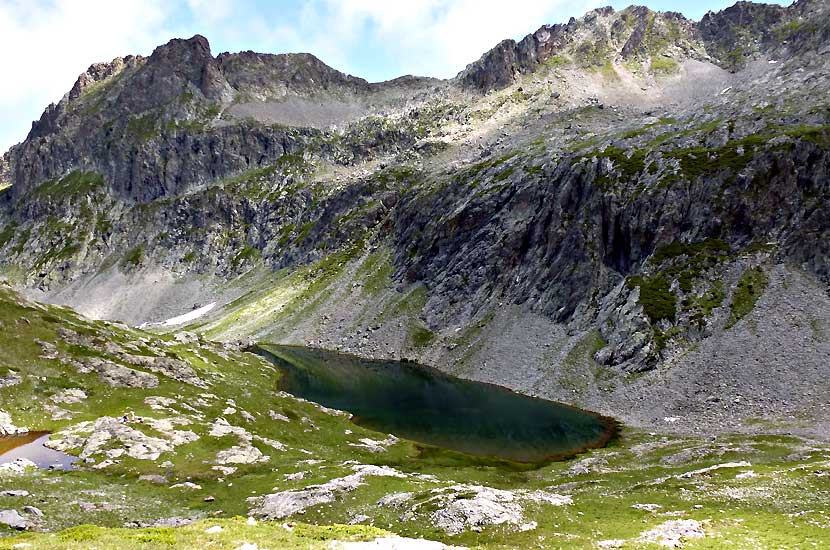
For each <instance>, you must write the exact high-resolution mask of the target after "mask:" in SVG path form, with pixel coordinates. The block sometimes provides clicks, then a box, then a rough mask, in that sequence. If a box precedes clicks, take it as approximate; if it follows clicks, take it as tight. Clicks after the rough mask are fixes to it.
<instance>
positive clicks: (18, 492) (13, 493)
mask: <svg viewBox="0 0 830 550" xmlns="http://www.w3.org/2000/svg"><path fill="white" fill-rule="evenodd" d="M0 496H4V497H27V496H29V491H23V490H22V489H21V490H11V491H0Z"/></svg>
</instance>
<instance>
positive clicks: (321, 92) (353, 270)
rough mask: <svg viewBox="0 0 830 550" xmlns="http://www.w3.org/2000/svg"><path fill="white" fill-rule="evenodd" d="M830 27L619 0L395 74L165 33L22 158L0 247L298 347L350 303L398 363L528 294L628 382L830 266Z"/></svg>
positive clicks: (452, 357)
mask: <svg viewBox="0 0 830 550" xmlns="http://www.w3.org/2000/svg"><path fill="white" fill-rule="evenodd" d="M826 15H827V14H826V6H825V5H824V4H823V3H821V2H805V1H802V2H799V3H797V4H796V5H794V6H793V7H791V8H780V7H773V6H763V5H756V4H749V3H739V4H737V5H736V6H734V7H732V8H729V9H727V10H725V11H723V12H720V13H717V14H707V16H706V17H705V18H704V19H703V20H702V21H701V22H700V23H695V22H692V21H689V20H687V19H685V18H683V17H682V16H681V15H679V14H674V13H655V12H651V11H649V10H648V9H646V8H642V7H632V8H628V9H626V10H623V11H620V12H615V11H613V10H611V9H610V8H606V9H601V10H596V11H594V12H591V13H589V14H588V15H586V16H585V17H584V18H582V19H579V20H571V21H570V22H568V23H567V24H563V25H553V26H544V27H542V28H541V29H539V30H538V31H537V32H535V33H534V34H532V35H529V36H528V37H526V38H524V39H523V40H521V41H519V42H518V43H517V42H514V41H510V40H508V41H504V42H502V43H500V44H499V45H498V46H497V47H496V48H494V49H493V50H491V51H490V52H488V53H486V54H485V55H484V56H483V57H482V58H481V59H480V60H478V61H476V62H475V63H472V64H471V65H469V66H468V67H467V68H466V69H465V70H464V71H462V72H461V73H460V74H459V75H458V77H457V78H455V79H452V80H450V81H437V80H432V79H420V78H415V77H407V78H402V79H398V80H395V81H391V82H387V83H379V84H370V83H367V82H366V81H364V80H362V79H359V78H356V77H352V76H348V75H344V74H342V73H340V72H338V71H336V70H334V69H332V68H330V67H327V66H326V65H325V64H323V63H322V62H321V61H319V60H317V59H316V58H314V57H312V56H310V55H307V54H292V55H265V54H256V53H253V52H243V53H240V54H221V55H219V56H218V57H214V56H213V55H212V54H211V52H210V48H209V45H208V43H207V41H206V40H205V39H204V38H203V37H200V36H196V37H193V38H192V39H189V40H173V41H171V42H170V43H168V44H166V45H164V46H161V47H159V48H158V49H156V51H155V52H154V53H153V54H152V55H151V56H150V57H148V58H139V57H127V58H124V59H116V60H114V61H113V62H111V63H105V64H96V65H93V66H91V67H90V68H89V70H88V71H86V72H85V73H84V74H83V75H81V76H80V77H79V79H78V81H77V83H76V84H75V86H74V87H73V88H72V90H71V91H70V92H69V93H68V94H67V95H66V96H65V97H64V98H63V99H62V100H61V102H59V103H58V104H57V105H53V106H50V107H49V108H48V109H47V110H46V112H45V113H44V115H43V117H42V118H41V120H40V121H38V122H37V123H35V125H34V126H33V128H32V131H31V133H30V135H29V136H28V138H27V139H26V140H25V141H24V142H23V143H22V144H20V145H18V146H16V147H15V148H13V149H12V150H11V151H10V152H9V153H8V154H7V155H6V156H5V157H4V159H3V161H2V162H1V163H0V182H2V181H3V179H4V177H5V178H7V179H8V180H9V181H10V183H12V184H13V185H12V187H11V189H7V190H4V191H0V199H2V200H0V228H2V230H0V243H1V244H2V245H3V246H2V253H0V262H2V265H3V266H4V269H5V273H6V274H7V276H9V277H11V278H13V280H15V281H16V282H17V283H18V284H19V285H20V286H22V287H27V288H30V289H37V291H38V292H43V293H46V296H47V297H51V298H53V299H55V300H57V301H60V300H61V299H62V298H61V297H64V298H66V297H67V296H69V298H66V300H67V301H69V302H70V303H73V304H74V305H79V306H81V307H84V306H85V305H88V304H89V303H90V302H89V300H91V298H89V295H91V294H92V293H94V289H96V288H108V289H110V290H112V285H116V283H112V281H120V282H118V283H117V285H122V286H123V285H128V286H129V285H133V286H134V287H135V288H136V289H138V288H144V287H141V286H140V285H139V281H144V280H145V279H146V280H153V281H155V282H154V283H153V284H156V283H157V282H158V280H159V278H163V279H165V280H168V279H169V280H171V281H177V284H179V283H180V286H178V287H176V288H177V289H182V288H190V287H189V286H187V285H190V284H192V285H195V284H196V283H197V282H198V284H199V285H203V286H200V287H199V288H200V290H199V292H200V293H202V295H200V296H199V297H198V298H197V297H195V296H194V295H192V294H186V293H185V295H186V296H185V298H183V299H182V300H184V301H186V302H187V303H188V307H189V306H190V305H191V304H192V303H193V302H197V301H198V302H205V301H207V300H209V299H216V300H219V301H224V305H226V308H225V309H224V310H223V311H226V312H229V313H228V315H231V316H232V317H233V318H234V319H236V321H235V322H239V323H242V324H243V325H244V322H243V320H244V319H248V320H250V319H252V318H257V319H259V318H261V319H262V320H263V321H262V323H260V324H256V329H251V330H249V331H247V332H245V331H244V330H242V329H240V330H239V331H236V332H234V331H231V332H223V330H224V329H222V330H220V329H219V328H217V334H220V335H222V336H225V335H227V334H231V333H232V334H233V335H234V336H238V335H250V334H257V335H262V334H270V335H272V336H273V335H275V334H276V335H282V337H285V338H288V339H291V338H294V339H302V340H303V341H305V340H306V339H307V338H306V337H305V336H304V335H302V334H300V335H299V336H298V335H297V334H298V333H296V334H295V333H291V332H290V330H288V327H291V326H305V325H303V323H307V322H310V321H309V319H311V320H314V321H315V322H317V321H319V322H320V323H323V324H324V325H325V326H329V325H328V324H327V323H328V322H329V321H330V320H331V318H332V317H333V316H335V315H336V316H337V319H338V320H337V323H336V324H337V326H335V327H332V328H331V333H332V334H337V335H338V338H339V337H340V335H343V338H346V337H347V336H348V335H349V334H352V335H353V334H361V333H362V334H365V335H366V337H365V338H361V342H362V343H358V344H356V345H357V346H358V348H357V349H358V351H361V350H362V349H363V348H360V347H359V346H361V345H363V346H370V345H371V344H372V343H373V342H380V341H381V340H380V338H381V337H380V336H377V335H373V336H370V334H375V332H377V331H378V330H380V329H377V328H373V327H378V326H387V325H388V326H394V325H395V324H397V326H398V327H399V328H400V331H399V332H400V334H399V335H398V336H395V338H399V339H398V340H394V339H393V340H392V341H394V343H393V344H389V346H388V352H389V353H392V354H393V355H397V356H400V355H405V354H406V355H415V356H419V357H421V358H423V359H424V360H434V361H435V362H437V363H441V362H442V361H447V362H449V361H452V364H456V363H457V364H461V365H463V364H465V362H470V361H472V359H471V357H477V356H476V355H475V354H474V353H473V351H470V352H469V353H467V354H462V353H456V351H455V350H456V349H459V350H460V349H462V348H463V346H471V344H470V343H469V342H468V341H463V342H462V341H460V340H458V338H460V336H456V335H457V334H467V331H468V330H473V329H477V328H480V327H483V326H485V325H486V324H487V323H488V322H489V321H490V320H492V319H493V318H498V315H499V313H500V312H502V311H506V310H507V309H508V308H512V307H515V308H519V311H522V312H524V314H526V315H528V316H540V318H541V319H544V320H546V321H545V322H548V323H551V326H555V327H559V328H557V330H559V329H560V328H561V330H563V331H565V332H564V333H563V334H566V336H562V338H568V337H570V336H567V335H576V334H584V333H585V331H595V332H596V334H597V335H598V337H599V338H600V339H601V345H598V346H597V348H596V349H595V350H593V352H592V353H591V356H592V357H593V358H594V359H592V361H593V360H595V362H596V364H601V365H604V366H606V367H609V368H613V369H616V372H621V373H624V372H630V371H642V370H647V369H651V368H653V367H655V366H659V365H668V364H671V363H672V362H673V361H676V360H679V359H678V358H679V357H682V356H683V355H684V354H685V353H687V352H688V350H689V349H691V347H693V346H694V345H696V344H695V343H696V342H701V341H705V340H706V339H708V338H712V337H715V336H717V335H719V334H723V333H724V331H728V330H729V329H730V327H732V326H734V325H735V323H738V322H740V321H741V319H743V318H744V317H746V316H747V315H748V314H749V312H751V311H752V309H753V307H754V304H755V303H756V302H757V301H758V299H759V297H760V296H761V295H763V293H764V291H765V288H766V286H767V283H766V281H767V274H768V273H770V272H771V270H772V269H773V266H787V267H786V269H795V270H800V271H803V272H805V273H807V274H808V275H809V277H812V278H813V279H814V280H815V281H821V282H822V284H826V283H827V282H828V281H830V260H828V258H830V248H828V247H830V245H828V243H830V234H829V233H828V232H830V219H828V211H827V209H826V208H825V205H826V201H827V199H828V198H830V188H828V181H829V180H828V171H830V156H828V155H829V154H828V150H830V132H828V127H830V126H829V125H830V110H828V107H827V105H826V102H825V101H824V99H823V98H825V97H826V93H827V91H828V89H830V70H828V64H830V56H828V55H827V53H828V51H830V50H828V43H827V40H828V36H830V34H828V23H827V21H828V18H827V17H826ZM736 52H737V53H736ZM4 174H5V176H4ZM382 251H386V252H382ZM378 258H383V262H380V260H379V259H378ZM370 260H371V262H376V263H375V264H372V263H371V262H370V264H369V265H370V266H373V267H366V265H365V264H366V262H367V261H370ZM377 262H380V263H377ZM159 274H162V275H159ZM345 278H348V280H349V283H348V285H346V284H345V283H344V282H343V281H345V280H346V279H345ZM102 281H106V284H104V283H103V282H102ZM286 281H287V282H286ZM337 281H340V282H337ZM289 283H290V284H289ZM141 284H144V283H141ZM283 284H285V285H288V286H285V287H283V286H280V285H283ZM817 284H819V283H817ZM117 285H116V288H122V286H117ZM171 285H172V283H171ZM337 285H340V286H337ZM351 285H354V286H351ZM171 288H172V286H171ZM358 288H360V289H372V290H371V292H369V291H368V290H365V292H364V291H361V292H360V293H358V294H359V296H358V295H357V294H355V292H356V291H354V289H358ZM79 289H84V290H83V292H82V291H81V290H79ZM275 289H277V290H279V292H277V290H275ZM349 289H351V290H349ZM179 291H180V290H176V292H179ZM171 292H172V291H171ZM181 292H184V291H181ZM188 292H189V291H188ZM194 292H195V291H194ZM268 292H271V294H267V293H268ZM263 293H265V294H263ZM127 294H129V293H127ZM277 295H278V298H277ZM177 296H178V294H177ZM263 296H265V297H266V298H267V299H265V298H262V297H263ZM211 297H212V298H211ZM231 298H238V299H239V300H241V301H235V302H233V303H231ZM260 298H262V300H263V301H261V302H257V300H259V299H260ZM416 298H417V299H416ZM85 300H86V301H85ZM131 300H132V298H131ZM349 300H357V301H358V302H359V303H360V307H364V306H365V307H368V308H369V309H367V310H366V311H370V310H371V314H369V313H367V314H366V315H363V316H357V315H351V314H350V313H348V312H343V311H340V310H337V307H336V306H337V305H338V304H340V303H342V304H350V303H351V302H349ZM184 301H178V299H177V300H176V301H174V302H175V303H174V305H175V306H176V307H180V306H181V305H182V303H185V302H184ZM283 301H284V302H283ZM134 302H135V300H133V302H129V303H127V304H122V306H119V307H118V308H115V307H114V306H113V308H111V309H106V308H103V309H101V308H98V309H95V311H96V312H98V311H103V312H104V313H103V314H110V315H114V316H119V317H123V318H126V317H127V316H129V313H127V312H129V311H130V308H131V307H133V306H135V303H134ZM148 303H149V302H148ZM172 303H173V302H171V304H172ZM245 304H248V305H245ZM275 304H278V305H275ZM373 304H374V305H373ZM378 304H382V305H383V308H386V309H383V308H381V306H380V305H378ZM156 305H157V306H158V308H157V309H154V308H155V307H156ZM156 305H153V306H152V307H151V306H149V305H148V306H147V308H144V309H140V311H141V316H143V317H141V318H139V316H138V315H135V316H132V317H129V319H128V320H130V321H136V322H138V321H142V320H148V319H152V320H157V319H158V318H159V317H163V315H164V314H166V313H168V310H169V309H173V308H174V305H169V306H162V305H161V304H156ZM249 306H250V309H249V310H245V311H246V312H247V313H245V315H243V314H242V313H240V312H239V311H241V310H238V308H243V309H244V308H245V307H249ZM255 306H256V307H255ZM370 306H371V307H370ZM96 307H98V306H96ZM101 307H103V306H101ZM355 307H357V306H355ZM372 307H374V309H371V308H372ZM159 308H160V309H159ZM326 308H330V309H332V311H335V310H336V313H326V312H324V310H326ZM221 309H222V308H220V310H221ZM352 309H354V308H352ZM381 309H383V310H381ZM133 310H136V309H135V307H133ZM136 311H137V310H136ZM326 311H328V310H326ZM246 316H247V317H246ZM229 318H230V317H229ZM534 318H535V317H534ZM245 322H247V321H245ZM540 322H541V321H540ZM217 323H219V324H217V325H216V326H217V327H220V328H221V327H222V326H223V325H222V323H220V322H219V321H217ZM240 326H242V325H240ZM251 326H254V325H251ZM367 327H369V328H371V330H368V329H367ZM562 327H564V328H562ZM315 330H316V329H315ZM309 331H310V332H308V333H307V334H312V333H313V334H319V333H318V332H314V331H313V330H311V329H309ZM363 331H366V332H363ZM457 331H461V332H457ZM286 334H291V335H292V336H291V338H289V337H288V336H286ZM309 338H310V337H309ZM319 338H320V340H318V343H319V342H323V343H324V344H326V345H331V346H337V345H339V344H338V343H337V342H332V341H331V340H325V336H319ZM563 341H564V340H563ZM531 345H537V346H543V343H541V342H535V343H532V344H531ZM569 345H570V344H569ZM458 346H462V348H459V347H458ZM563 349H564V348H563ZM542 355H544V354H542ZM476 360H478V359H476ZM540 361H541V360H540ZM545 361H548V362H550V361H549V360H548V359H545ZM516 368H520V367H516Z"/></svg>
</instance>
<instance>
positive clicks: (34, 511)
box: [23, 506, 43, 518]
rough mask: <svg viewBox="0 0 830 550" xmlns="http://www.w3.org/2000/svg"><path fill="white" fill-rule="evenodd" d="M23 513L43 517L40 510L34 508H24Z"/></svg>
mask: <svg viewBox="0 0 830 550" xmlns="http://www.w3.org/2000/svg"><path fill="white" fill-rule="evenodd" d="M23 511H24V512H26V513H27V514H31V515H33V516H37V517H39V518H42V517H43V512H41V511H40V508H36V507H34V506H24V507H23Z"/></svg>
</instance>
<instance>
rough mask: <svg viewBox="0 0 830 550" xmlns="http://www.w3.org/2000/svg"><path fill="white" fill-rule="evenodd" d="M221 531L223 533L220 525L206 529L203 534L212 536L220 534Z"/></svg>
mask: <svg viewBox="0 0 830 550" xmlns="http://www.w3.org/2000/svg"><path fill="white" fill-rule="evenodd" d="M222 531H224V529H222V527H221V526H220V525H214V526H213V527H208V528H207V529H205V533H207V534H208V535H214V534H216V533H221V532H222Z"/></svg>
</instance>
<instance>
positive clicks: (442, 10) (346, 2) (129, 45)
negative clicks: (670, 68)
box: [0, 0, 790, 152]
mask: <svg viewBox="0 0 830 550" xmlns="http://www.w3.org/2000/svg"><path fill="white" fill-rule="evenodd" d="M630 3H631V2H626V1H619V2H618V1H612V2H608V1H607V0H605V1H595V0H510V1H509V2H505V1H504V0H304V1H299V0H272V1H267V0H238V1H234V0H119V1H118V2H113V1H112V0H0V51H3V52H4V53H3V55H2V56H0V74H3V75H4V80H5V82H4V86H0V120H2V124H0V152H2V151H5V150H6V149H7V148H8V147H9V146H11V145H13V144H14V143H17V142H19V141H21V140H23V139H24V138H25V136H26V133H27V132H28V130H29V128H30V127H31V121H32V120H34V119H37V118H39V117H40V115H41V113H42V112H43V109H44V108H45V107H46V105H48V104H49V103H50V102H56V101H58V100H59V99H60V98H61V96H62V95H63V94H64V93H66V92H67V91H68V90H69V89H70V88H71V86H72V84H73V82H74V81H75V79H76V78H77V76H78V74H80V73H81V72H82V71H84V70H85V69H86V68H87V67H88V66H89V65H90V64H91V63H93V62H96V61H108V60H110V59H112V58H114V57H116V56H119V55H121V56H123V55H127V54H130V53H135V54H142V55H149V54H150V53H151V52H152V50H153V48H154V47H155V46H157V45H159V44H162V43H164V42H167V40H169V39H170V38H173V37H190V36H192V35H194V34H196V33H199V34H203V35H205V36H206V37H207V38H208V39H209V40H210V42H211V47H212V50H213V53H214V54H218V53H220V52H223V51H233V52H235V51H241V50H254V51H260V52H270V53H282V52H298V51H305V52H311V53H313V54H315V55H317V56H318V57H319V58H321V59H322V60H323V61H325V62H326V63H328V64H329V65H331V66H333V67H335V68H337V69H340V70H342V71H344V72H347V73H351V74H354V75H356V76H361V77H363V78H366V79H367V80H371V81H378V80H386V79H390V78H394V77H396V76H400V75H403V74H418V75H424V76H436V77H449V76H452V75H454V74H456V73H457V72H458V71H460V70H461V69H463V68H464V67H465V66H466V64H467V63H469V62H471V61H474V60H475V59H477V58H478V57H479V56H480V55H481V54H482V53H484V52H485V51H486V50H488V49H489V48H490V47H492V46H494V45H495V44H496V43H498V42H499V41H500V40H502V39H503V38H521V37H522V36H524V35H526V34H528V33H530V32H533V31H534V30H536V29H537V28H539V27H540V26H541V25H543V24H545V23H559V22H564V21H567V20H568V18H570V17H572V16H573V17H580V16H582V15H583V14H584V13H585V12H586V11H588V10H589V9H592V8H596V7H599V6H604V5H609V4H610V5H612V6H613V7H614V8H616V9H622V8H624V7H626V6H628V5H629V4H630ZM638 3H641V4H645V5H647V6H649V7H651V8H652V9H657V10H662V11H679V12H681V13H683V14H684V15H686V16H687V17H689V18H691V19H695V20H698V19H700V18H701V17H702V16H703V14H704V13H706V12H707V11H709V10H715V11H716V10H720V9H723V8H725V7H727V6H729V5H731V4H733V3H734V0H689V1H676V2H670V1H667V0H645V1H640V2H638ZM777 3H779V4H784V5H786V4H789V3H790V2H789V1H785V0H781V1H778V2H777Z"/></svg>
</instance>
